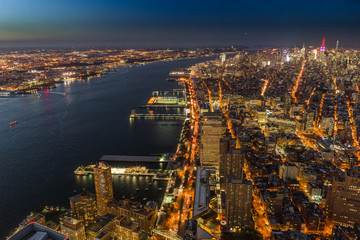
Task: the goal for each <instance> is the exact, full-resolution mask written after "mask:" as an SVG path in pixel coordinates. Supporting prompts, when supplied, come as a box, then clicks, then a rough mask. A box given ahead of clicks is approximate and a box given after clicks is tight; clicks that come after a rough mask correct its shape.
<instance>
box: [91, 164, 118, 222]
mask: <svg viewBox="0 0 360 240" xmlns="http://www.w3.org/2000/svg"><path fill="white" fill-rule="evenodd" d="M94 179H95V191H96V201H97V208H98V214H99V215H100V216H102V215H105V214H106V213H107V212H108V203H109V202H110V201H112V200H113V198H114V194H113V186H112V176H111V168H110V167H109V166H107V165H106V164H105V163H103V162H100V163H99V164H98V165H97V166H96V167H95V168H94Z"/></svg>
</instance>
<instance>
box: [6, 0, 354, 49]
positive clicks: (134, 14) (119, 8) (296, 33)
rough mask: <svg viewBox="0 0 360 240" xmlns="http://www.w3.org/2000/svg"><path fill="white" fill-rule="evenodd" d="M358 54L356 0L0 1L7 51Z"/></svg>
mask: <svg viewBox="0 0 360 240" xmlns="http://www.w3.org/2000/svg"><path fill="white" fill-rule="evenodd" d="M323 36H325V37H326V39H327V46H328V47H334V46H335V42H336V40H339V41H340V45H342V46H346V47H360V0H342V1H340V0H327V1H320V0H303V1H295V0H287V1H284V0H273V1H271V0H242V1H241V0H238V1H235V0H228V1H226V0H223V1H211V0H208V1H203V0H192V1H188V0H181V1H180V0H0V47H6V46H12V45H13V46H61V45H63V46H119V47H198V46H229V45H237V46H238V45H248V46H264V45H267V46H270V45H271V46H285V47H290V46H294V45H298V46H301V45H302V43H306V44H307V45H315V46H318V45H320V44H321V38H322V37H323Z"/></svg>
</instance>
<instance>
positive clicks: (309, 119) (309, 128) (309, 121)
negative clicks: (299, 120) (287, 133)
mask: <svg viewBox="0 0 360 240" xmlns="http://www.w3.org/2000/svg"><path fill="white" fill-rule="evenodd" d="M314 119H315V111H314V110H308V111H307V112H306V114H305V132H313V131H314Z"/></svg>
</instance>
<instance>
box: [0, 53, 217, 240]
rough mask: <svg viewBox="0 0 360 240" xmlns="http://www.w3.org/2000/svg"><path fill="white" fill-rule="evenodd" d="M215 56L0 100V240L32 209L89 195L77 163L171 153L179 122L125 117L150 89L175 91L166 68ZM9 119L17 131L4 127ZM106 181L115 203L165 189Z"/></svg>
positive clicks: (136, 181) (132, 180)
mask: <svg viewBox="0 0 360 240" xmlns="http://www.w3.org/2000/svg"><path fill="white" fill-rule="evenodd" d="M215 58H216V57H215V56H213V57H203V58H196V59H183V60H175V61H171V62H156V63H151V64H148V65H142V66H135V67H131V68H130V67H129V68H122V69H120V71H119V72H115V73H110V74H108V75H104V76H102V77H100V78H93V79H89V80H84V81H75V82H70V83H66V84H65V83H62V84H58V85H57V88H54V89H52V90H49V91H45V92H41V96H40V97H38V96H37V95H25V96H16V97H11V98H0V116H1V117H0V136H1V137H0V226H1V227H0V238H1V239H2V238H4V236H5V235H6V234H7V233H8V232H9V231H11V230H13V228H15V227H16V226H17V225H18V224H19V223H20V221H21V220H22V219H23V218H24V217H26V216H27V215H28V214H29V213H30V212H31V211H32V210H34V209H36V208H37V207H38V206H40V205H54V206H65V207H67V208H68V207H69V200H68V198H69V197H70V196H72V195H75V194H78V193H79V192H80V191H81V189H82V188H83V187H85V188H87V189H89V190H90V191H94V186H93V181H92V179H89V178H87V177H76V176H74V175H73V171H74V170H75V169H76V167H78V166H79V165H87V164H90V163H95V162H96V161H97V160H98V159H99V158H100V157H101V156H102V155H104V154H117V155H151V154H159V153H167V152H174V151H175V150H176V144H177V142H178V138H179V135H180V131H181V126H182V122H181V121H177V120H174V121H160V120H140V121H134V122H130V121H129V114H130V111H131V109H132V108H135V107H138V106H140V105H143V104H145V103H146V101H147V100H148V99H149V98H150V97H151V94H152V91H154V90H171V89H173V88H179V86H178V85H177V83H176V82H167V81H166V80H165V79H166V78H167V77H168V74H169V72H170V71H171V70H173V69H176V68H182V67H190V66H191V65H194V64H195V63H198V62H202V61H206V60H212V59H215ZM58 93H66V94H65V96H64V95H63V94H58ZM15 120H16V121H18V124H17V126H16V127H13V128H9V122H12V121H15ZM113 180H114V194H115V198H121V197H122V196H126V197H130V196H133V197H135V200H141V199H142V198H143V197H147V198H148V200H155V201H158V202H159V201H161V199H162V195H163V191H164V189H165V185H166V183H165V182H160V181H158V182H154V184H153V185H152V186H150V188H152V189H150V191H148V192H144V191H138V192H136V191H135V189H136V188H141V189H142V188H145V187H146V186H148V182H147V181H149V180H148V179H145V178H144V177H114V178H113ZM158 188H163V190H162V191H159V190H157V189H158ZM151 190H154V191H151Z"/></svg>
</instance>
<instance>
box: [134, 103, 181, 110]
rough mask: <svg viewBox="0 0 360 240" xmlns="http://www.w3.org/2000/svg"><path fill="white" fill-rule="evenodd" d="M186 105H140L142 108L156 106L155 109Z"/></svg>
mask: <svg viewBox="0 0 360 240" xmlns="http://www.w3.org/2000/svg"><path fill="white" fill-rule="evenodd" d="M185 107H186V105H178V104H176V105H166V104H146V105H142V106H140V108H155V109H158V108H165V109H167V108H185Z"/></svg>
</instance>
